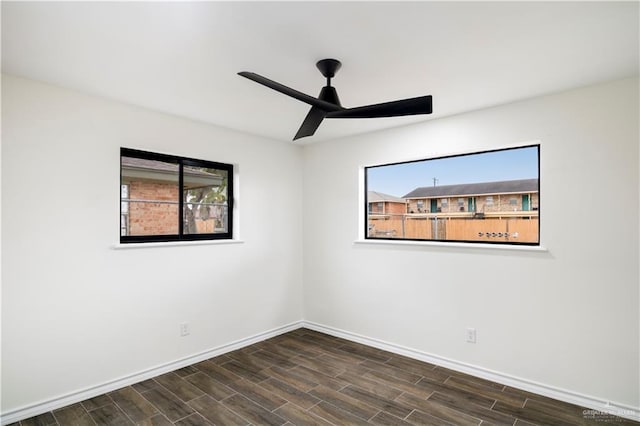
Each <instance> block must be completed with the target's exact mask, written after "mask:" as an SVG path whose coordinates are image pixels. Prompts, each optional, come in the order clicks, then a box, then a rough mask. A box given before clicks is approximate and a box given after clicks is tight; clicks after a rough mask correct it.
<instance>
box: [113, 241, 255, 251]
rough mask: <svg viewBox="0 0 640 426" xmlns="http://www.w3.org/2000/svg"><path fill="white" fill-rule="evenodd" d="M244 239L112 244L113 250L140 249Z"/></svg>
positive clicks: (225, 242) (211, 243) (203, 244)
mask: <svg viewBox="0 0 640 426" xmlns="http://www.w3.org/2000/svg"><path fill="white" fill-rule="evenodd" d="M243 243H244V241H243V240H202V241H167V242H161V243H130V244H121V243H118V244H114V245H112V246H111V248H112V249H113V250H126V249H140V248H157V247H176V246H207V245H218V244H243Z"/></svg>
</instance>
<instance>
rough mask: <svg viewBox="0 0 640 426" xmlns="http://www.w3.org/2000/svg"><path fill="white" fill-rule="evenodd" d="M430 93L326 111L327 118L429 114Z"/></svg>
mask: <svg viewBox="0 0 640 426" xmlns="http://www.w3.org/2000/svg"><path fill="white" fill-rule="evenodd" d="M431 112H432V105H431V95H429V96H419V97H417V98H410V99H402V100H400V101H391V102H384V103H382V104H375V105H366V106H361V107H355V108H346V109H343V110H341V111H331V112H329V113H327V118H378V117H400V116H403V115H418V114H431Z"/></svg>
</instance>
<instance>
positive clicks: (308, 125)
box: [293, 107, 327, 141]
mask: <svg viewBox="0 0 640 426" xmlns="http://www.w3.org/2000/svg"><path fill="white" fill-rule="evenodd" d="M325 115H327V112H326V111H323V110H321V109H320V108H317V107H311V109H310V110H309V113H308V114H307V116H306V117H305V119H304V121H303V122H302V125H301V126H300V129H298V133H296V135H295V136H294V138H293V140H294V141H295V140H296V139H300V138H304V137H305V136H311V135H313V134H314V133H315V132H316V130H317V129H318V126H320V123H322V120H324V116H325Z"/></svg>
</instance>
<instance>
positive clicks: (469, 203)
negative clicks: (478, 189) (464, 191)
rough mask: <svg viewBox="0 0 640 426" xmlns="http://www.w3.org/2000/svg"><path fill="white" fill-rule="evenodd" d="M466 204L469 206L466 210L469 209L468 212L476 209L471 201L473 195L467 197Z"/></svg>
mask: <svg viewBox="0 0 640 426" xmlns="http://www.w3.org/2000/svg"><path fill="white" fill-rule="evenodd" d="M467 204H468V207H469V208H468V209H467V211H470V212H474V211H476V206H475V205H474V203H473V197H469V199H468V200H467Z"/></svg>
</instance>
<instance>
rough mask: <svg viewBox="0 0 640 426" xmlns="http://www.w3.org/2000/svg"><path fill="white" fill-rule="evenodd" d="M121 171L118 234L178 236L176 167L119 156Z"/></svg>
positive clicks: (165, 163)
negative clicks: (119, 226) (119, 228)
mask: <svg viewBox="0 0 640 426" xmlns="http://www.w3.org/2000/svg"><path fill="white" fill-rule="evenodd" d="M120 170H121V176H120V178H121V182H122V185H121V194H122V200H121V210H120V214H121V231H120V235H130V236H137V235H177V234H178V224H179V216H178V203H179V200H178V196H179V193H178V188H179V185H178V182H179V180H178V178H179V175H178V173H179V166H178V164H174V163H168V162H164V161H157V160H147V159H142V158H134V157H126V156H122V157H121V168H120ZM125 186H126V187H127V189H126V191H125V189H124V187H125ZM125 192H126V195H128V196H127V197H125V196H124V195H125ZM124 216H126V218H125V217H124ZM123 222H124V223H123Z"/></svg>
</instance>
